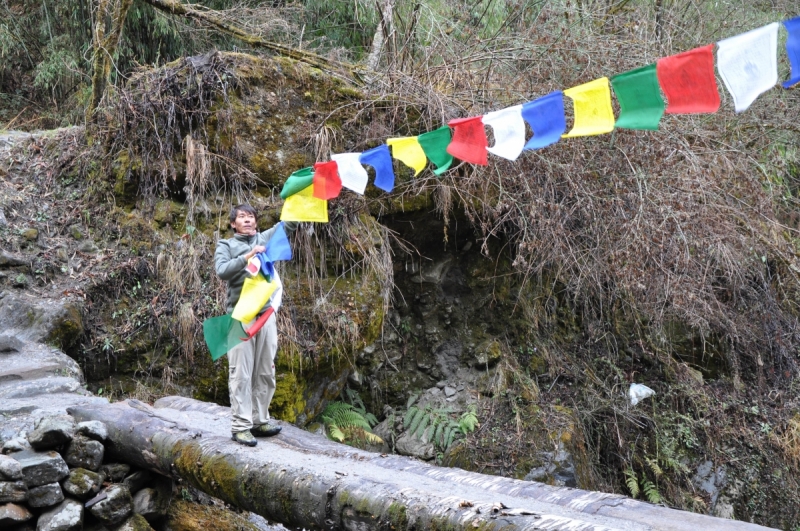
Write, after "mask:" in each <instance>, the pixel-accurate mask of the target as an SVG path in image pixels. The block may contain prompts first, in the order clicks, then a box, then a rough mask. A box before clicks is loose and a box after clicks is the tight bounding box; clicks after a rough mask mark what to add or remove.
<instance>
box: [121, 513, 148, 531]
mask: <svg viewBox="0 0 800 531" xmlns="http://www.w3.org/2000/svg"><path fill="white" fill-rule="evenodd" d="M114 531H153V528H152V527H150V524H149V523H148V521H147V520H145V518H144V517H143V516H142V515H141V514H134V515H133V516H131V517H130V518H128V519H127V520H125V521H124V522H123V523H121V524H120V525H119V526H118V527H115V528H114Z"/></svg>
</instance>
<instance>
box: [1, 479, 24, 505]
mask: <svg viewBox="0 0 800 531" xmlns="http://www.w3.org/2000/svg"><path fill="white" fill-rule="evenodd" d="M27 499H28V487H27V486H26V485H25V483H23V482H22V481H0V503H7V502H24V501H25V500H27Z"/></svg>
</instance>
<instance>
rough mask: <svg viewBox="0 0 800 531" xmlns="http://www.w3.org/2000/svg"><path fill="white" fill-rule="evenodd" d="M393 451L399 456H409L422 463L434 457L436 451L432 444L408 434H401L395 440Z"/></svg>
mask: <svg viewBox="0 0 800 531" xmlns="http://www.w3.org/2000/svg"><path fill="white" fill-rule="evenodd" d="M395 450H396V451H397V453H398V454H400V455H410V456H412V457H418V458H419V459H422V460H424V461H429V460H431V459H433V458H434V457H435V456H436V449H435V448H434V445H433V443H432V442H427V441H423V440H422V439H420V438H418V437H415V436H413V435H411V434H410V433H408V432H406V433H403V434H402V435H401V436H400V437H399V438H398V439H397V441H396V442H395Z"/></svg>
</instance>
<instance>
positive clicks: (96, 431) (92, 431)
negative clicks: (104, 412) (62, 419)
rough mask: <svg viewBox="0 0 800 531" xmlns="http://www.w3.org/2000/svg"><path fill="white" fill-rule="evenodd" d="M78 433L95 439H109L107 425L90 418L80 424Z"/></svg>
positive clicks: (102, 440)
mask: <svg viewBox="0 0 800 531" xmlns="http://www.w3.org/2000/svg"><path fill="white" fill-rule="evenodd" d="M77 433H79V434H80V435H84V436H86V437H88V438H89V439H92V440H93V441H100V442H105V441H106V439H108V430H107V429H106V425H105V424H103V423H102V422H100V421H98V420H89V421H86V422H81V423H80V424H78V429H77Z"/></svg>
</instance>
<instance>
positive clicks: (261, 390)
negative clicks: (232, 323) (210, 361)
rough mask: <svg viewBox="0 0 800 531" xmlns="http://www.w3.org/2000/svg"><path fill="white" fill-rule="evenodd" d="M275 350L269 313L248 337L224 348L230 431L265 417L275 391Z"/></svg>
mask: <svg viewBox="0 0 800 531" xmlns="http://www.w3.org/2000/svg"><path fill="white" fill-rule="evenodd" d="M245 328H247V327H245ZM277 351H278V327H277V325H276V319H275V315H273V316H272V317H270V318H269V321H267V323H266V324H265V325H264V326H263V327H262V328H261V330H259V331H258V332H257V333H256V335H255V336H254V337H253V338H252V339H250V341H245V342H244V343H240V344H238V345H236V346H235V347H233V348H232V349H231V350H230V351H229V352H228V368H229V373H228V389H229V390H230V398H231V413H233V419H232V422H231V432H233V433H238V432H240V431H247V430H249V429H250V428H252V427H253V426H260V425H262V424H266V423H267V421H269V403H270V402H272V395H274V394H275V353H276V352H277Z"/></svg>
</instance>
